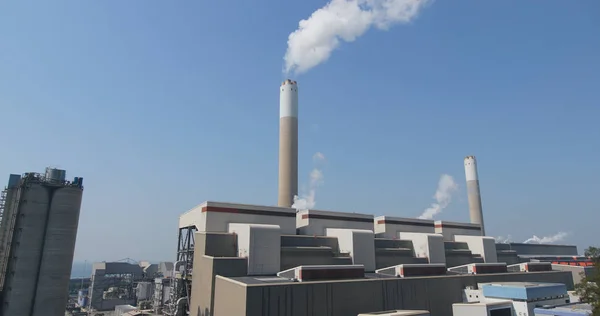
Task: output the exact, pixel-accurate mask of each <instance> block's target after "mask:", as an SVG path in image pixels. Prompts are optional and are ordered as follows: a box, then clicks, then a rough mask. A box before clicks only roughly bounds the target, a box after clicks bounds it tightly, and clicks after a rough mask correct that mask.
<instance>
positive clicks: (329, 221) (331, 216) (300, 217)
mask: <svg viewBox="0 0 600 316" xmlns="http://www.w3.org/2000/svg"><path fill="white" fill-rule="evenodd" d="M296 227H297V228H298V233H299V234H301V235H316V236H324V235H325V230H326V229H327V228H346V229H364V230H371V231H372V230H373V215H369V214H358V213H341V212H329V211H317V210H304V211H299V212H298V213H297V214H296Z"/></svg>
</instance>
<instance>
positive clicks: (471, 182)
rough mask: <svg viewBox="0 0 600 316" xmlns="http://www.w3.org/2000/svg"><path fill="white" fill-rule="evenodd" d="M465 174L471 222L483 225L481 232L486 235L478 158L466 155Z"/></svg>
mask: <svg viewBox="0 0 600 316" xmlns="http://www.w3.org/2000/svg"><path fill="white" fill-rule="evenodd" d="M465 176H466V178H467V195H468V198H469V213H470V215H471V223H472V224H479V225H481V234H482V235H483V236H485V228H484V226H483V211H482V209H481V195H480V192H479V177H478V176H477V160H475V156H467V157H465Z"/></svg>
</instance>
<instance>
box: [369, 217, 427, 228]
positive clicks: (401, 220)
mask: <svg viewBox="0 0 600 316" xmlns="http://www.w3.org/2000/svg"><path fill="white" fill-rule="evenodd" d="M375 221H376V223H377V224H395V225H415V224H417V225H419V224H421V225H424V226H431V227H433V226H434V221H433V220H429V219H418V218H405V217H393V216H385V215H384V216H377V217H375Z"/></svg>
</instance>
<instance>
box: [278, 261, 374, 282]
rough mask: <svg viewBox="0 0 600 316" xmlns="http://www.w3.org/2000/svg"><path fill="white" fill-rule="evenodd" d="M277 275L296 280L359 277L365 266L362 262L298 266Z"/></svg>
mask: <svg viewBox="0 0 600 316" xmlns="http://www.w3.org/2000/svg"><path fill="white" fill-rule="evenodd" d="M277 276H278V277H282V278H286V279H291V280H294V281H297V282H304V281H321V280H341V279H361V278H364V277H365V267H364V266H363V265H362V264H352V265H312V266H298V267H295V268H292V269H288V270H285V271H281V272H279V273H277Z"/></svg>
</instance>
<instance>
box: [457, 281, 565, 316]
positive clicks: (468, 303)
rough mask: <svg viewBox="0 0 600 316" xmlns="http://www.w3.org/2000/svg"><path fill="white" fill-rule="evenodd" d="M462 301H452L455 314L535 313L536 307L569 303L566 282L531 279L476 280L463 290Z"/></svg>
mask: <svg viewBox="0 0 600 316" xmlns="http://www.w3.org/2000/svg"><path fill="white" fill-rule="evenodd" d="M464 301H465V302H464V303H456V304H453V305H452V310H453V314H454V315H455V316H462V315H472V316H494V315H498V316H503V315H506V316H510V315H520V316H534V315H535V312H534V310H535V309H536V308H537V307H542V306H556V305H564V304H569V303H571V302H570V298H569V294H568V292H567V286H566V285H565V284H562V283H531V282H496V283H483V284H478V285H477V289H470V288H469V289H466V290H465V293H464Z"/></svg>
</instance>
